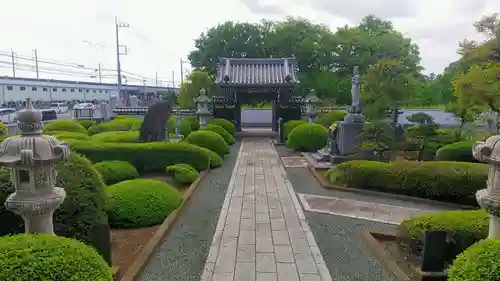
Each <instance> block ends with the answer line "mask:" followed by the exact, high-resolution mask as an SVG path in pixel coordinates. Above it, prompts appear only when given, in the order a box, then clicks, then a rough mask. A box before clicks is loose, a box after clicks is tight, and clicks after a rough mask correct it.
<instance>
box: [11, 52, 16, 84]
mask: <svg viewBox="0 0 500 281" xmlns="http://www.w3.org/2000/svg"><path fill="white" fill-rule="evenodd" d="M11 55H12V77H14V78H16V62H15V59H14V58H15V56H16V53H14V51H13V50H11Z"/></svg>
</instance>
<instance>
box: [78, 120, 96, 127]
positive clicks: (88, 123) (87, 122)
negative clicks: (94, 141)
mask: <svg viewBox="0 0 500 281" xmlns="http://www.w3.org/2000/svg"><path fill="white" fill-rule="evenodd" d="M78 124H80V125H82V127H84V128H85V129H88V128H89V127H90V126H92V125H94V121H92V120H78Z"/></svg>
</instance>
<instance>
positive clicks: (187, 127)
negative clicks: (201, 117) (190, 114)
mask: <svg viewBox="0 0 500 281" xmlns="http://www.w3.org/2000/svg"><path fill="white" fill-rule="evenodd" d="M166 126H167V130H168V132H169V133H170V134H175V116H173V115H171V116H170V118H168V121H167V124H166ZM191 131H193V129H192V120H191V119H188V118H183V119H182V120H181V121H180V123H179V133H180V134H181V135H183V136H184V138H186V137H187V136H189V134H191Z"/></svg>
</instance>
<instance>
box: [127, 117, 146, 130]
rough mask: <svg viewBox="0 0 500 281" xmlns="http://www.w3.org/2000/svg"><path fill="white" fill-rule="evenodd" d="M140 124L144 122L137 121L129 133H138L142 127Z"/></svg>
mask: <svg viewBox="0 0 500 281" xmlns="http://www.w3.org/2000/svg"><path fill="white" fill-rule="evenodd" d="M142 123H144V120H142V119H139V120H137V122H135V123H134V124H133V125H132V126H131V127H130V131H140V130H141V127H142Z"/></svg>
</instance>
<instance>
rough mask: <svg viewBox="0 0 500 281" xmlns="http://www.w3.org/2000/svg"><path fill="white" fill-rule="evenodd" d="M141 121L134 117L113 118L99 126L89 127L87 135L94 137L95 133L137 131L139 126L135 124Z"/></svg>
mask: <svg viewBox="0 0 500 281" xmlns="http://www.w3.org/2000/svg"><path fill="white" fill-rule="evenodd" d="M141 121H142V120H140V119H137V118H134V117H129V116H127V117H122V118H115V119H113V120H111V121H108V122H104V123H101V124H94V125H92V126H90V127H89V134H90V135H95V134H97V133H102V132H110V131H130V130H131V129H132V128H133V129H136V130H139V129H140V126H139V127H137V124H138V123H140V122H141Z"/></svg>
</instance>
